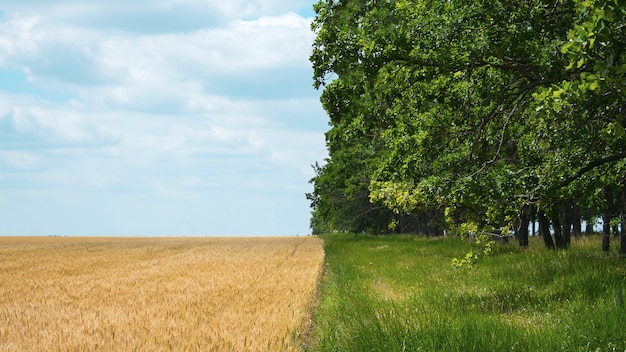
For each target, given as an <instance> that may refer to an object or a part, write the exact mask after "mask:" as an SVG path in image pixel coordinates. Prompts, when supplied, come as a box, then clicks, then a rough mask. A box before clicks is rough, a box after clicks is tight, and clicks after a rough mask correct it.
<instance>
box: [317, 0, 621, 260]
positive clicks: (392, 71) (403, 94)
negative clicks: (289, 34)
mask: <svg viewBox="0 0 626 352" xmlns="http://www.w3.org/2000/svg"><path fill="white" fill-rule="evenodd" d="M315 10H316V13H317V17H316V18H315V20H314V22H313V30H314V31H315V33H316V41H315V43H314V47H313V53H312V55H311V62H312V64H313V68H314V85H315V87H316V88H319V89H321V90H322V96H321V101H322V104H323V106H324V108H325V110H326V112H327V113H328V116H329V119H330V123H329V124H330V130H329V131H328V132H327V134H326V140H327V146H328V151H329V157H328V159H327V160H326V163H325V164H324V165H322V166H319V165H316V167H315V169H316V177H314V178H313V179H312V183H313V184H314V190H313V192H312V193H311V194H308V197H309V198H310V199H311V200H312V207H313V217H312V228H313V231H314V232H327V231H374V232H382V231H386V230H387V231H388V230H396V231H412V232H426V233H427V234H439V233H442V232H443V231H444V230H445V231H450V232H455V231H457V232H460V233H472V234H487V233H493V232H494V231H497V232H498V233H501V232H502V233H505V234H507V233H509V232H510V233H513V232H514V233H515V234H516V235H517V237H518V239H519V241H520V244H521V245H523V246H525V245H527V243H528V228H529V221H531V219H534V218H537V219H538V220H539V223H540V228H541V229H542V230H543V231H542V233H543V235H544V239H545V243H546V246H548V247H550V248H552V247H554V246H555V245H556V246H558V247H563V248H565V247H567V246H568V244H569V236H570V233H571V231H572V230H573V231H574V233H575V234H577V233H579V232H580V226H581V225H580V224H581V219H583V220H586V222H587V223H589V224H591V223H592V222H593V221H594V219H595V218H598V217H602V218H604V222H605V223H606V224H607V226H605V227H607V228H608V224H609V223H610V222H611V220H613V222H614V223H615V221H618V222H619V216H620V214H621V212H623V210H622V207H624V206H626V204H625V203H626V201H625V200H624V199H626V194H625V192H624V185H625V184H626V182H625V181H626V164H625V158H626V132H625V131H624V125H625V123H626V121H625V120H626V110H625V108H626V92H625V91H624V89H625V88H626V52H624V49H626V1H623V0H596V1H592V0H587V1H581V0H576V1H573V0H556V1H555V0H550V1H546V0H513V1H508V0H507V1H504V0H502V1H453V0H451V1H416V0H387V1H376V0H370V1H365V2H364V1H356V0H343V1H338V0H321V1H320V2H319V3H317V4H316V5H315ZM614 218H618V220H614ZM622 218H623V217H622ZM550 221H551V223H550ZM550 224H551V225H552V228H553V231H552V233H553V235H552V234H551V232H550V231H549V230H547V229H548V228H549V226H550ZM606 245H607V248H606V250H608V242H607V243H606ZM624 248H626V247H625V246H622V249H624Z"/></svg>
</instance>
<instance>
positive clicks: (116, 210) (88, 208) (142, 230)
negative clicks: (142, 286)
mask: <svg viewBox="0 0 626 352" xmlns="http://www.w3.org/2000/svg"><path fill="white" fill-rule="evenodd" d="M314 2H315V1H312V0H253V1H245V0H228V1H218V0H133V1H128V0H125V1H121V0H107V1H89V2H87V1H83V0H3V1H2V2H1V3H0V236H7V235H12V236H33V235H39V236H269V235H277V236H282V235H305V234H308V233H310V229H309V220H310V208H309V202H308V200H307V199H306V198H305V193H306V192H310V191H311V190H312V186H311V185H310V184H309V182H308V181H309V179H310V178H311V177H313V171H312V168H311V164H313V163H314V162H316V161H322V160H323V159H324V158H325V156H326V148H325V141H324V132H325V131H326V130H327V129H328V122H327V121H328V120H327V117H326V114H325V113H324V111H323V109H322V107H321V104H320V102H319V95H320V92H319V91H316V90H315V89H313V86H312V83H313V81H312V78H311V77H312V74H313V72H312V68H311V64H310V62H309V61H308V59H309V55H310V52H311V45H312V42H313V39H314V34H313V33H312V32H311V30H310V23H311V21H312V18H313V16H314V12H313V10H312V4H313V3H314Z"/></svg>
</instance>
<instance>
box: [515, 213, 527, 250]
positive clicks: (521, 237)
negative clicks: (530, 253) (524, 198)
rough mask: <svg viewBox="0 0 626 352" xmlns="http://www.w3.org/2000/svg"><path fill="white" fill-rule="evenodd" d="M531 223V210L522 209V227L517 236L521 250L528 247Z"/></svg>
mask: <svg viewBox="0 0 626 352" xmlns="http://www.w3.org/2000/svg"><path fill="white" fill-rule="evenodd" d="M529 223H530V209H528V208H527V207H524V208H522V211H521V214H520V227H519V229H518V230H517V233H516V236H517V241H518V242H519V246H520V247H521V248H526V247H528V225H529Z"/></svg>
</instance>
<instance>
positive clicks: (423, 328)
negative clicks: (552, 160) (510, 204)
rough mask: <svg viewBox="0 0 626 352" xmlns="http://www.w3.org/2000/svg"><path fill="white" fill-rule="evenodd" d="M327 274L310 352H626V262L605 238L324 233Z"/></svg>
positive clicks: (315, 319)
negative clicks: (479, 240)
mask: <svg viewBox="0 0 626 352" xmlns="http://www.w3.org/2000/svg"><path fill="white" fill-rule="evenodd" d="M324 239H325V250H326V274H325V276H324V279H323V282H322V285H321V299H320V302H319V307H318V310H317V312H316V315H315V317H314V329H313V331H312V336H311V342H310V344H309V345H308V346H307V350H308V351H551V352H552V351H626V308H624V307H623V306H619V307H618V306H616V305H615V303H614V300H615V297H616V292H617V289H618V288H619V287H621V288H622V290H624V291H625V292H624V293H625V295H626V261H624V260H622V261H620V260H619V259H618V258H617V256H616V255H615V254H613V255H611V256H609V257H606V256H604V255H602V253H601V251H600V244H599V238H593V239H583V240H580V241H574V242H573V244H572V248H571V249H569V250H567V251H547V250H544V249H543V248H542V245H541V243H540V242H537V241H535V242H532V243H531V248H530V249H527V250H524V251H522V250H520V249H519V248H517V246H516V245H514V244H511V245H508V246H497V249H496V251H495V252H496V253H494V254H492V255H491V256H489V257H487V258H484V259H482V260H481V261H480V262H479V263H478V264H477V265H476V266H475V268H473V269H468V268H460V269H455V268H453V267H452V265H451V260H452V258H454V257H461V256H463V255H464V254H465V253H466V252H467V250H468V249H469V248H470V244H469V243H467V242H465V241H461V240H460V239H456V238H455V239H452V238H440V239H427V238H422V237H415V236H390V237H374V236H358V237H356V236H354V235H329V236H325V237H324Z"/></svg>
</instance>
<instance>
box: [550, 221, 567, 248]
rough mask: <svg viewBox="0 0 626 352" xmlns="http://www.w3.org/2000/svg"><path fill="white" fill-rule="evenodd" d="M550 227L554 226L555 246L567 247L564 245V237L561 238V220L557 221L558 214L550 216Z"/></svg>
mask: <svg viewBox="0 0 626 352" xmlns="http://www.w3.org/2000/svg"><path fill="white" fill-rule="evenodd" d="M552 227H553V228H554V244H556V248H561V249H565V248H567V247H566V246H565V238H563V232H562V227H561V221H559V217H558V216H553V217H552Z"/></svg>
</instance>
